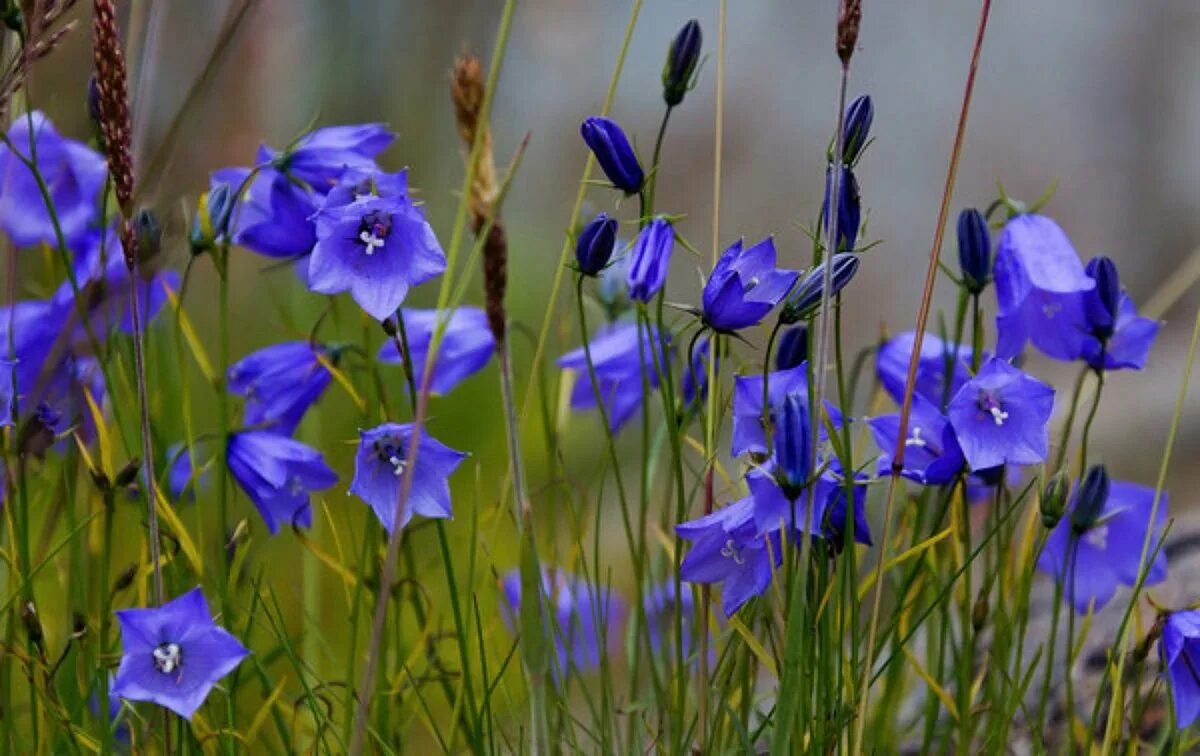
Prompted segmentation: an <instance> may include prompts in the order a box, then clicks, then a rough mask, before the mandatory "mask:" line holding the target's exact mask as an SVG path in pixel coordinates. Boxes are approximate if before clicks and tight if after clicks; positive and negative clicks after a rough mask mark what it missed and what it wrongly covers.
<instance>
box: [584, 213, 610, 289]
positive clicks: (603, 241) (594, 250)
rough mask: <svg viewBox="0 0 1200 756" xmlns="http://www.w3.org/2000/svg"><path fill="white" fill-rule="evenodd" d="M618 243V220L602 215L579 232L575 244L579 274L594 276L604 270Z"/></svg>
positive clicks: (605, 214)
mask: <svg viewBox="0 0 1200 756" xmlns="http://www.w3.org/2000/svg"><path fill="white" fill-rule="evenodd" d="M616 243H617V219H616V218H610V217H608V214H607V213H600V214H599V215H597V216H596V217H595V218H592V220H591V221H590V222H589V223H588V224H587V225H586V226H584V227H583V230H582V231H580V232H579V240H578V241H577V242H576V243H575V261H576V263H578V265H579V272H580V273H583V274H584V275H585V276H594V275H596V274H597V273H599V272H600V271H602V270H604V266H606V265H608V261H609V259H610V258H611V257H612V253H613V247H614V246H615V245H616Z"/></svg>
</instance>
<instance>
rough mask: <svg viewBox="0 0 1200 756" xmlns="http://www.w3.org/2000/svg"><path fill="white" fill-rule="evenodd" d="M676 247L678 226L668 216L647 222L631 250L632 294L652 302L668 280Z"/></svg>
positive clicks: (633, 296)
mask: <svg viewBox="0 0 1200 756" xmlns="http://www.w3.org/2000/svg"><path fill="white" fill-rule="evenodd" d="M674 249H675V228H674V227H673V226H672V225H671V222H670V221H668V220H666V219H665V218H655V219H654V220H652V221H650V222H649V223H648V224H646V227H645V228H643V229H642V232H641V233H640V234H638V238H637V239H636V240H635V241H634V242H633V251H632V252H630V253H629V275H628V279H627V280H628V281H629V296H630V297H631V298H632V299H636V300H638V301H639V302H649V301H650V299H651V298H652V297H653V296H654V295H655V294H657V293H658V292H659V291H660V290H661V289H662V287H663V284H665V283H666V282H667V269H668V268H669V267H670V265H671V252H672V251H674Z"/></svg>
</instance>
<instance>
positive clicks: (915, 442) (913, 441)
mask: <svg viewBox="0 0 1200 756" xmlns="http://www.w3.org/2000/svg"><path fill="white" fill-rule="evenodd" d="M904 445H905V446H919V447H921V448H924V447H925V439H923V438H921V429H920V428H918V427H916V426H914V427H913V429H912V436H910V437H908V438H906V439H904Z"/></svg>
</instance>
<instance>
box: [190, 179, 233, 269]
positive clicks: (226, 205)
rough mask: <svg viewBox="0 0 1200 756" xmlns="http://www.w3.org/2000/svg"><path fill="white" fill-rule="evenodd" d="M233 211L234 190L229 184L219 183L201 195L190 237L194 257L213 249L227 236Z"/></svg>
mask: <svg viewBox="0 0 1200 756" xmlns="http://www.w3.org/2000/svg"><path fill="white" fill-rule="evenodd" d="M232 209H233V190H232V189H231V188H230V186H229V184H226V183H219V184H217V185H216V186H214V187H213V188H212V189H209V190H208V191H207V192H206V193H204V194H203V195H201V197H200V205H199V207H198V208H197V209H196V217H195V218H193V219H192V232H191V235H190V236H189V241H190V242H191V245H192V254H193V255H198V254H200V253H202V252H206V251H208V250H210V249H212V248H213V247H214V246H216V244H217V240H218V239H220V238H221V237H223V236H225V234H226V232H227V231H228V230H229V229H228V227H229V215H230V211H231V210H232Z"/></svg>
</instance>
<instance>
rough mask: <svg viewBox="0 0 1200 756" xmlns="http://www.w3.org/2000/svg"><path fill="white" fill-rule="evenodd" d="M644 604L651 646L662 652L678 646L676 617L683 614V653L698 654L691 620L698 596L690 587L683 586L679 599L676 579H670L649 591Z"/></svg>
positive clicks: (687, 655) (687, 654)
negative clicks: (694, 594)
mask: <svg viewBox="0 0 1200 756" xmlns="http://www.w3.org/2000/svg"><path fill="white" fill-rule="evenodd" d="M642 606H643V607H645V610H646V625H647V629H648V630H649V633H650V648H652V649H653V650H654V651H655V652H656V653H660V654H662V653H666V652H667V651H668V650H669V649H673V648H674V647H675V630H674V627H675V625H674V617H675V614H676V613H678V614H679V615H680V616H682V617H683V625H682V628H681V629H682V630H683V656H684V658H685V659H686V658H688V657H690V656H691V655H692V654H694V653H696V644H695V643H694V642H693V632H692V623H691V622H690V621H689V619H690V618H691V616H692V612H693V611H695V599H694V597H693V596H692V590H691V589H690V588H688V587H684V586H681V590H680V592H679V600H676V593H675V579H674V578H668V579H667V580H666V581H665V582H663V583H660V584H659V585H657V586H655V587H654V588H651V589H650V590H649V591H647V592H646V598H645V599H644V600H643V601H642Z"/></svg>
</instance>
